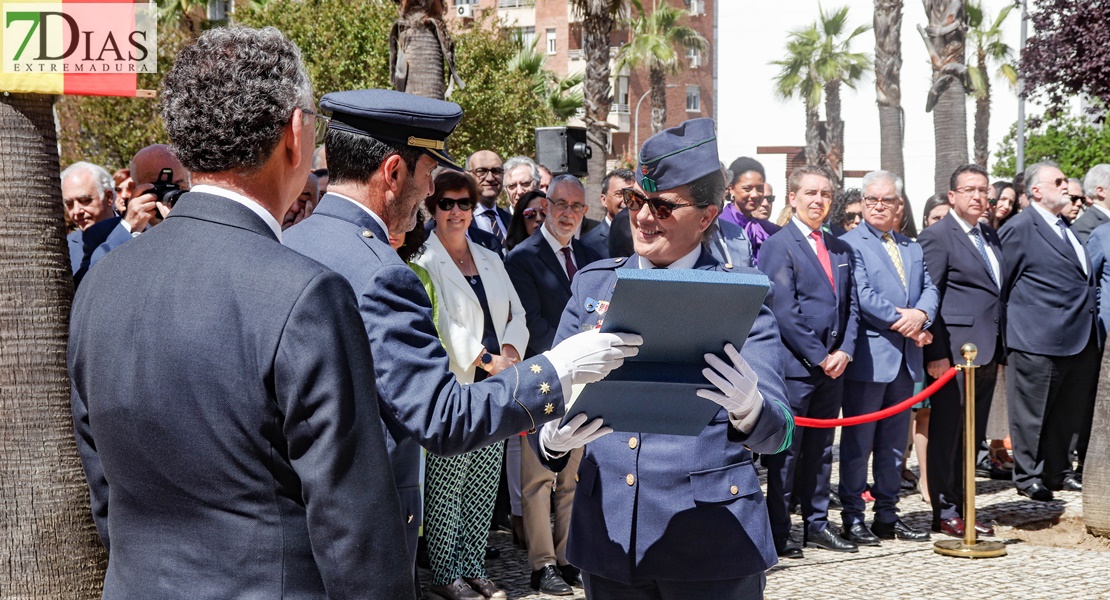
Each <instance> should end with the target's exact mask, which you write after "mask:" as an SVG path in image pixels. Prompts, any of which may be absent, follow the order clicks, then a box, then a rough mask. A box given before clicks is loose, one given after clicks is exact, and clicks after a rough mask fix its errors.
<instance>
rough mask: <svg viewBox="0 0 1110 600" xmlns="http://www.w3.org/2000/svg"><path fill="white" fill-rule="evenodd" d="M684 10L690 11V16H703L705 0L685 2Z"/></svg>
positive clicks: (688, 0) (687, 0)
mask: <svg viewBox="0 0 1110 600" xmlns="http://www.w3.org/2000/svg"><path fill="white" fill-rule="evenodd" d="M686 10H688V11H690V14H691V15H704V14H705V0H686Z"/></svg>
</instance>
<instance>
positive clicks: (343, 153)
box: [285, 90, 640, 594]
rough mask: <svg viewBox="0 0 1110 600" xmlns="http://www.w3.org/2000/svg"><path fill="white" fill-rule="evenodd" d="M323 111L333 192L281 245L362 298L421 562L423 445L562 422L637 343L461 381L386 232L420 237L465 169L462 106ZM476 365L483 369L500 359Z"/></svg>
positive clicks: (560, 354) (337, 99) (451, 444)
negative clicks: (440, 195) (422, 214)
mask: <svg viewBox="0 0 1110 600" xmlns="http://www.w3.org/2000/svg"><path fill="white" fill-rule="evenodd" d="M320 105H321V107H323V109H324V110H329V111H331V112H332V115H331V121H330V123H329V124H328V129H327V134H326V138H325V145H326V147H327V149H328V175H329V177H330V182H329V183H328V193H327V194H326V195H324V197H323V198H321V199H320V203H319V204H318V205H317V207H316V210H315V211H314V212H313V213H312V216H310V217H309V218H307V219H305V220H304V221H302V222H300V223H298V224H297V225H294V226H293V227H291V228H290V229H289V230H287V231H286V232H285V244H286V245H287V246H288V247H290V248H292V249H294V250H296V251H298V252H300V253H302V254H304V255H305V256H308V257H309V258H313V259H315V260H317V261H319V262H321V263H323V264H324V265H326V266H328V267H329V268H331V269H334V270H335V271H337V272H338V273H339V274H341V275H342V276H343V277H345V278H346V279H347V281H349V282H350V283H351V286H352V287H353V288H354V290H355V295H356V297H357V299H358V305H359V310H360V312H361V314H362V320H363V323H364V325H365V329H366V334H367V336H368V337H369V339H370V349H371V353H372V354H373V357H374V361H373V362H374V365H373V366H374V371H375V373H376V375H377V382H378V402H379V405H380V411H381V415H382V420H383V421H384V423H385V427H386V429H387V431H388V432H389V435H388V436H387V442H388V449H389V453H390V458H391V461H392V463H393V474H394V477H395V478H396V481H397V488H398V492H399V493H400V496H401V510H402V514H401V515H400V517H401V519H402V520H403V521H404V523H405V527H406V528H407V530H408V546H409V551H410V553H411V555H412V557H413V560H415V553H416V539H417V532H418V529H419V527H420V523H421V520H422V516H421V515H422V506H421V492H420V488H419V487H418V483H417V482H418V479H417V478H418V469H419V458H420V447H424V448H425V449H427V450H428V451H429V452H433V453H436V454H439V455H442V456H453V455H457V454H461V453H464V452H468V451H470V450H474V449H477V448H480V447H482V446H486V445H489V444H492V443H494V442H498V441H501V440H504V439H506V438H508V437H510V436H512V435H516V434H517V433H519V432H521V431H526V430H532V429H535V428H536V427H538V426H540V425H542V424H543V423H544V422H546V421H549V420H552V419H557V418H560V417H561V416H562V415H563V414H564V413H565V410H566V408H567V407H569V405H570V403H571V395H570V389H571V384H572V383H588V382H592V381H598V380H600V379H602V378H603V377H604V376H605V375H606V374H608V372H609V371H610V370H611V369H614V368H617V367H618V366H620V364H621V363H622V361H623V359H624V357H625V356H630V355H633V354H635V352H636V350H637V348H636V345H637V344H639V343H640V340H639V338H638V336H620V335H615V334H599V333H596V332H594V333H591V334H589V335H580V336H575V337H574V338H573V339H569V340H567V342H566V343H565V344H561V345H559V346H556V347H554V348H552V349H551V350H549V351H547V352H544V353H543V354H540V355H537V356H535V357H532V358H531V359H529V360H527V361H524V362H522V363H520V364H518V365H514V366H513V368H511V369H506V370H505V371H503V372H501V373H500V374H498V375H496V376H493V377H490V378H488V379H486V380H484V381H482V382H480V383H475V384H472V385H466V386H463V385H461V384H459V382H458V381H457V380H456V379H455V376H454V375H452V374H451V371H450V370H449V369H448V358H447V354H446V352H445V351H444V349H443V346H442V344H441V343H440V341H439V336H438V334H437V332H436V327H435V323H434V322H433V320H432V314H431V302H430V300H429V299H428V295H427V294H426V293H425V291H424V287H423V284H422V283H421V282H420V280H419V279H418V278H417V276H416V274H415V273H414V272H413V271H412V270H411V269H410V268H409V267H408V265H406V264H405V263H404V262H402V261H401V259H400V257H398V256H397V253H396V252H395V251H394V250H393V249H392V248H390V246H389V239H388V235H389V234H403V233H405V232H407V231H409V230H411V229H412V228H413V226H414V225H415V223H416V211H417V210H419V207H420V206H421V204H422V203H423V201H424V199H425V198H426V197H427V196H428V195H429V194H431V193H432V189H433V188H432V181H433V180H432V170H433V169H434V168H435V167H436V165H437V164H439V165H443V166H445V167H448V168H454V169H458V165H456V164H455V163H454V162H453V161H452V160H451V157H450V156H449V155H448V154H447V148H446V139H447V137H448V136H449V135H450V134H451V132H452V131H453V130H454V129H455V125H456V124H458V122H459V119H460V118H461V117H462V109H460V108H459V106H458V105H457V104H454V103H452V102H444V101H441V100H433V99H429V98H422V97H419V96H413V95H411V94H405V93H401V92H396V91H392V90H354V91H347V92H335V93H330V94H327V95H325V96H324V97H323V99H322V100H321V102H320ZM475 359H477V360H479V361H480V362H481V364H482V365H486V364H488V363H489V362H490V361H491V360H492V357H490V356H489V353H485V355H484V356H476V357H475ZM412 562H413V561H410V564H412ZM476 579H485V578H484V577H478V578H476ZM456 583H457V582H456ZM463 585H465V583H464V584H463ZM471 585H475V584H474V583H473V582H471ZM478 585H480V584H478ZM460 594H465V590H460Z"/></svg>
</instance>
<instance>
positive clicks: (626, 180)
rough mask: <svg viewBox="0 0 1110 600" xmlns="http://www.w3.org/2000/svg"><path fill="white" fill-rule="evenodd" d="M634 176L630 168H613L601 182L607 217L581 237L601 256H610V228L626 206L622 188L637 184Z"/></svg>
mask: <svg viewBox="0 0 1110 600" xmlns="http://www.w3.org/2000/svg"><path fill="white" fill-rule="evenodd" d="M634 177H635V175H633V174H632V171H629V170H628V169H613V170H612V171H609V173H608V174H606V175H605V180H604V181H602V182H601V205H602V206H603V207H605V218H604V219H603V220H602V221H601V222H600V223H598V224H597V225H596V226H594V228H593V229H591V230H589V231H588V232H586V233H584V234H582V237H581V240H582V243H583V244H585V246H586V247H587V248H589V249H590V250H593V251H594V254H597V255H598V256H600V257H601V258H609V228H610V227H611V226H612V224H613V219H615V218H616V216H617V213H619V212H620V211H621V209H622V208H624V197H623V196H622V195H621V190H623V189H624V188H626V187H632V186H633V185H635V181H633V178H634Z"/></svg>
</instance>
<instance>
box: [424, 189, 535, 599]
mask: <svg viewBox="0 0 1110 600" xmlns="http://www.w3.org/2000/svg"><path fill="white" fill-rule="evenodd" d="M477 202H478V185H477V183H476V182H475V181H474V179H473V178H471V177H470V176H468V175H466V174H464V173H459V172H457V171H444V172H442V173H440V174H439V175H437V176H436V178H435V192H434V193H433V194H432V195H431V196H429V197H428V199H427V200H426V208H427V209H428V212H429V213H431V215H432V218H434V219H435V223H436V227H435V229H434V230H433V232H432V235H431V236H429V238H428V242H427V248H426V250H425V251H424V254H422V255H421V256H420V257H419V258H418V259H417V260H416V263H417V264H418V265H420V266H421V267H423V268H424V269H425V270H426V271H427V272H428V275H429V276H430V278H431V280H432V284H433V286H434V287H435V290H436V295H437V296H438V299H439V315H438V318H437V319H436V325H437V326H438V329H439V337H440V340H441V341H442V342H443V346H444V348H445V349H446V350H447V355H448V357H449V358H450V368H451V372H452V373H454V375H455V377H456V378H457V379H458V380H459V383H462V384H464V385H465V384H469V383H473V382H477V381H482V380H483V379H485V378H486V377H487V376H491V375H496V374H497V373H499V372H501V371H502V370H504V369H506V368H508V367H510V366H512V365H513V364H514V363H516V362H518V361H519V360H520V356H521V354H522V353H523V352H524V349H525V346H526V345H527V343H528V328H527V327H526V325H525V319H524V309H523V308H521V304H520V298H519V297H518V296H517V293H516V291H515V290H514V289H513V286H512V283H511V282H510V281H509V275H508V274H507V273H506V272H505V267H504V265H503V263H502V262H501V257H499V256H498V255H497V254H496V253H494V252H492V251H490V250H487V249H485V248H482V247H481V246H478V245H477V244H474V243H473V242H471V241H470V240H468V239H467V237H466V231H467V228H468V227H470V222H471V221H472V220H473V218H474V207H475V205H477ZM503 449H504V443H502V442H498V443H496V444H493V445H490V446H486V447H485V448H482V449H479V450H475V451H473V452H468V453H466V454H462V455H459V456H454V457H441V456H436V455H433V454H428V458H427V468H426V471H425V478H426V482H427V483H426V487H425V491H424V510H425V514H424V537H425V538H426V539H427V541H428V557H429V562H430V563H431V568H432V587H431V588H430V590H429V591H431V592H432V593H433V594H436V595H437V596H439V597H440V598H443V599H445V600H479V599H481V598H506V597H507V596H506V594H505V592H504V591H503V590H501V589H499V588H498V587H497V585H496V584H494V583H493V582H492V581H490V580H489V578H488V577H487V576H486V570H485V549H486V537H487V534H488V530H489V523H490V519H491V518H492V517H493V504H494V498H495V496H496V494H497V483H498V475H499V473H500V468H501V455H502V452H503Z"/></svg>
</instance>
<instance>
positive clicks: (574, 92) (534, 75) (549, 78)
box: [508, 42, 585, 121]
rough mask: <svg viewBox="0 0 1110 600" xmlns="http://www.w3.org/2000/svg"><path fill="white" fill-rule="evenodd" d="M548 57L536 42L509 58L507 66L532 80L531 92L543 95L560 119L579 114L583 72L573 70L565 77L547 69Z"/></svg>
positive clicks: (581, 103)
mask: <svg viewBox="0 0 1110 600" xmlns="http://www.w3.org/2000/svg"><path fill="white" fill-rule="evenodd" d="M546 62H547V56H546V55H545V54H544V53H542V52H537V51H536V44H535V42H533V43H532V47H530V48H525V47H521V49H520V51H519V52H517V53H516V55H515V56H513V57H512V59H510V60H509V65H508V69H509V70H510V71H519V72H520V73H521V74H523V75H524V76H526V77H527V78H528V79H530V80H532V82H533V85H532V93H534V94H535V95H536V96H537V97H539V98H543V101H544V104H546V105H547V107H548V108H549V109H551V114H552V115H554V117H555V118H556V119H557V120H559V121H566V120H567V119H569V118H570V117H572V116H574V115H575V114H577V113H578V111H579V110H580V109H581V108H582V105H583V102H584V100H583V97H582V89H581V87H580V86H581V85H582V81H583V80H584V79H585V77H584V76H583V74H582V73H572V74H570V75H567V76H566V77H559V76H558V75H556V74H555V73H553V72H551V71H548V70H547V69H545V68H544V65H545V63H546Z"/></svg>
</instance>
